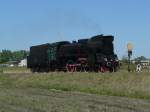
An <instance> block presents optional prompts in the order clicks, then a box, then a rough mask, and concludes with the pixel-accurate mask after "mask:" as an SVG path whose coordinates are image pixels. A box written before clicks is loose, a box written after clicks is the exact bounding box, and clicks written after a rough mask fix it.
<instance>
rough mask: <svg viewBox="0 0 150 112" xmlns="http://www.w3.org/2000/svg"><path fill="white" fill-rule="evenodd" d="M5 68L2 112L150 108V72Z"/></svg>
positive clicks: (0, 78)
mask: <svg viewBox="0 0 150 112" xmlns="http://www.w3.org/2000/svg"><path fill="white" fill-rule="evenodd" d="M3 70H4V71H3V72H1V73H0V112H87V111H88V112H130V111H133V112H149V110H150V104H149V99H150V75H149V73H148V72H144V73H140V74H136V73H134V72H133V73H128V72H126V71H124V70H121V71H119V72H116V73H64V72H52V73H35V74H33V73H29V72H26V70H27V69H26V68H11V69H9V68H5V69H3ZM8 71H9V72H8ZM27 71H29V70H27ZM11 72H12V73H11ZM21 72H22V73H21ZM120 96H121V97H120ZM134 98H135V99H134Z"/></svg>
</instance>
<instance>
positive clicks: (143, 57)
mask: <svg viewBox="0 0 150 112" xmlns="http://www.w3.org/2000/svg"><path fill="white" fill-rule="evenodd" d="M134 60H135V61H141V60H147V58H146V57H145V56H140V57H137V58H135V59H134Z"/></svg>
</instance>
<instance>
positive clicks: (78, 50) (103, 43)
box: [27, 35, 118, 72]
mask: <svg viewBox="0 0 150 112" xmlns="http://www.w3.org/2000/svg"><path fill="white" fill-rule="evenodd" d="M113 41H114V36H111V35H108V36H104V35H97V36H93V37H91V38H89V39H80V40H78V41H73V42H69V41H60V42H55V43H47V44H42V45H37V46H32V47H30V54H29V56H28V57H27V67H28V68H30V69H31V71H32V72H49V71H69V72H83V71H95V72H105V71H109V72H113V71H114V72H116V71H117V68H118V58H117V55H116V54H115V53H114V45H113Z"/></svg>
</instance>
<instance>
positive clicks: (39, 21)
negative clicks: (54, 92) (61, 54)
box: [0, 0, 150, 57]
mask: <svg viewBox="0 0 150 112" xmlns="http://www.w3.org/2000/svg"><path fill="white" fill-rule="evenodd" d="M149 11H150V0H0V50H2V49H10V50H20V49H26V50H29V47H30V46H32V45H37V44H43V43H51V42H55V41H61V40H69V41H71V40H77V39H79V38H87V37H91V36H94V35H97V34H104V35H114V36H115V41H114V43H115V52H116V53H117V54H118V55H119V57H122V56H123V55H126V53H127V49H126V45H127V43H128V42H132V43H133V44H134V51H133V57H136V56H141V55H144V56H146V57H150V44H149V43H150V12H149Z"/></svg>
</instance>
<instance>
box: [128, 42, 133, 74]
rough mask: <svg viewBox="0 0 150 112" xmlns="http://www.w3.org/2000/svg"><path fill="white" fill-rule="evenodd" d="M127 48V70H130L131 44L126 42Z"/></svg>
mask: <svg viewBox="0 0 150 112" xmlns="http://www.w3.org/2000/svg"><path fill="white" fill-rule="evenodd" d="M127 49H128V72H130V71H131V69H130V64H131V56H132V50H133V44H131V43H128V44H127Z"/></svg>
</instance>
